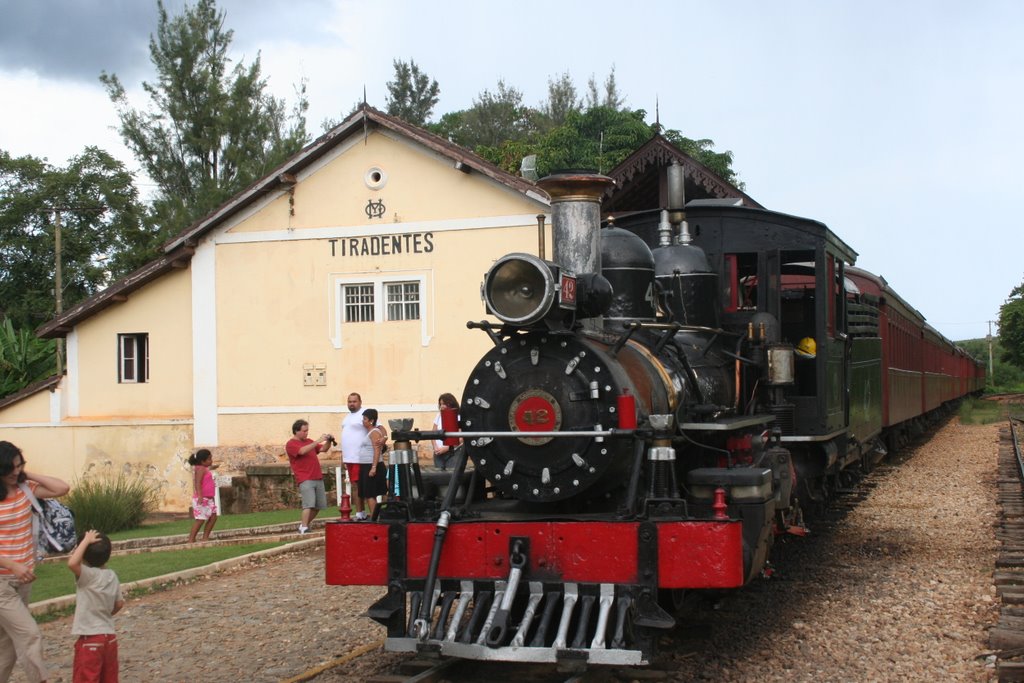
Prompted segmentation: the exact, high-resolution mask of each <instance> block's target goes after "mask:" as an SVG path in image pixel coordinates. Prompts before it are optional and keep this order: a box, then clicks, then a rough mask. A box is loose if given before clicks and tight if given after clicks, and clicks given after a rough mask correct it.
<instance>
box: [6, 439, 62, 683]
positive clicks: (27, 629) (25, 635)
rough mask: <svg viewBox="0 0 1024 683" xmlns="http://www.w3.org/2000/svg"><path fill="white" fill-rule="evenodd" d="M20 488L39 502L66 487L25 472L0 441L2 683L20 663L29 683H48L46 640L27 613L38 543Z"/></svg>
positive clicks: (21, 460) (17, 452) (20, 459)
mask: <svg viewBox="0 0 1024 683" xmlns="http://www.w3.org/2000/svg"><path fill="white" fill-rule="evenodd" d="M20 485H26V486H27V487H28V488H29V490H30V491H32V493H33V494H34V495H35V497H36V498H57V497H59V496H63V495H64V494H65V493H67V492H68V490H69V487H68V485H67V483H65V482H64V481H62V480H61V479H58V478H57V477H47V476H43V475H41V474H32V473H29V472H26V471H25V456H23V455H22V454H21V449H19V448H18V447H17V446H15V445H14V444H12V443H11V442H9V441H0V681H6V680H8V679H9V678H10V676H11V671H13V669H14V662H15V661H16V660H18V661H20V662H21V666H22V668H23V669H24V670H25V676H26V678H27V679H28V680H29V681H30V683H38V682H39V681H45V680H46V679H47V671H46V667H45V666H44V665H43V639H42V635H41V634H40V632H39V626H38V625H36V620H35V619H34V618H33V617H32V613H31V612H29V611H28V601H29V594H30V593H31V591H32V582H33V581H35V578H36V575H35V572H34V570H35V563H36V539H35V535H34V534H33V533H32V502H31V501H30V500H29V497H28V496H27V495H26V494H25V492H24V491H23V490H22V489H21V488H20Z"/></svg>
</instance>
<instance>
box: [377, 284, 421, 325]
mask: <svg viewBox="0 0 1024 683" xmlns="http://www.w3.org/2000/svg"><path fill="white" fill-rule="evenodd" d="M384 288H385V289H384V291H385V301H387V305H388V306H387V319H388V320H419V318H420V283H418V282H389V283H387V284H385V285H384Z"/></svg>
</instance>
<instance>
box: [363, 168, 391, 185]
mask: <svg viewBox="0 0 1024 683" xmlns="http://www.w3.org/2000/svg"><path fill="white" fill-rule="evenodd" d="M363 180H364V181H365V182H366V186H367V187H368V188H370V189H371V190H379V189H381V188H383V187H384V186H385V185H387V184H388V174H387V173H385V172H384V169H382V168H380V167H379V166H374V167H372V168H370V169H368V170H367V171H366V175H365V176H364V177H363Z"/></svg>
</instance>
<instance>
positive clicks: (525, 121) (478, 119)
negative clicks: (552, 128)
mask: <svg viewBox="0 0 1024 683" xmlns="http://www.w3.org/2000/svg"><path fill="white" fill-rule="evenodd" d="M533 119H534V111H533V110H532V109H530V108H529V107H526V106H524V105H523V94H522V93H521V92H520V91H519V90H517V89H515V88H513V87H509V86H507V85H506V84H505V81H504V80H501V79H499V80H498V89H497V91H496V92H493V93H492V92H491V91H490V90H484V91H483V92H481V93H480V94H479V95H477V96H476V98H474V99H473V106H472V107H470V108H469V109H464V110H462V111H458V112H451V113H449V114H445V115H444V116H443V117H441V120H440V121H439V122H438V123H437V124H436V125H434V126H430V130H432V131H433V132H435V133H437V134H439V135H441V136H443V137H446V138H448V139H449V140H451V141H452V142H454V143H456V144H459V145H462V146H463V147H468V148H470V149H472V150H474V151H476V152H477V153H478V154H479V153H480V150H479V149H478V148H481V147H498V146H500V145H501V144H502V143H505V142H508V141H512V142H521V141H524V140H527V139H529V137H530V136H531V134H533V133H534V132H535V131H536V126H535V125H534V120H533Z"/></svg>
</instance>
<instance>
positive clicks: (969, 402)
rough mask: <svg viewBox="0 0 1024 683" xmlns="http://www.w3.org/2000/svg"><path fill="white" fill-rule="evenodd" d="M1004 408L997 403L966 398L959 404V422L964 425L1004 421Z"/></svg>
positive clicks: (1005, 412) (1005, 415)
mask: <svg viewBox="0 0 1024 683" xmlns="http://www.w3.org/2000/svg"><path fill="white" fill-rule="evenodd" d="M1006 417H1007V411H1006V406H1004V405H1002V404H1001V403H999V402H998V401H983V400H981V399H977V398H973V397H971V398H968V399H966V400H965V401H964V402H963V403H961V404H960V421H961V422H963V423H964V424H991V423H993V422H1000V421H1002V420H1006Z"/></svg>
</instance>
